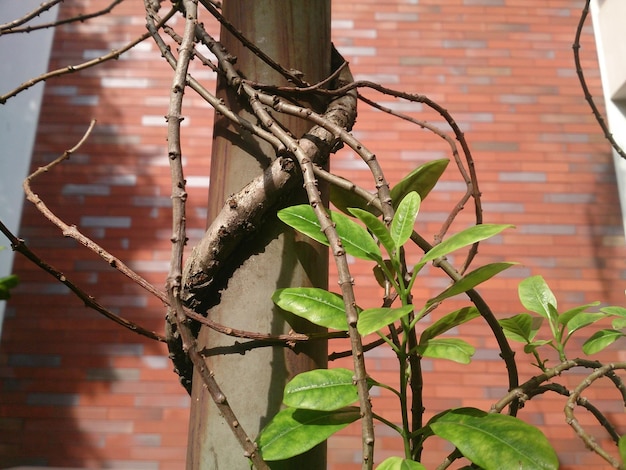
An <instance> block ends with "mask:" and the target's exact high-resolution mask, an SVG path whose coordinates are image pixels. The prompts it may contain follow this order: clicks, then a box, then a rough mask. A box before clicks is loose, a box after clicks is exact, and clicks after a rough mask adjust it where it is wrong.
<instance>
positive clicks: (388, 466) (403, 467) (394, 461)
mask: <svg viewBox="0 0 626 470" xmlns="http://www.w3.org/2000/svg"><path fill="white" fill-rule="evenodd" d="M376 470H426V467H424V466H423V465H422V464H421V463H419V462H414V461H413V460H407V459H403V458H402V457H389V458H388V459H385V460H383V461H382V462H381V463H380V465H379V466H378V467H376Z"/></svg>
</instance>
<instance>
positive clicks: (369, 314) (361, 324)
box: [357, 305, 413, 336]
mask: <svg viewBox="0 0 626 470" xmlns="http://www.w3.org/2000/svg"><path fill="white" fill-rule="evenodd" d="M412 311H413V306H412V305H405V306H404V307H398V308H387V307H380V308H369V309H366V310H363V311H362V312H361V314H360V315H359V320H358V323H357V330H358V331H359V333H360V334H361V335H363V336H365V335H369V334H370V333H374V332H375V331H378V330H381V329H383V328H385V327H386V326H387V325H390V324H392V323H394V322H395V321H397V320H399V319H400V318H402V317H404V316H406V315H408V314H409V313H411V312H412Z"/></svg>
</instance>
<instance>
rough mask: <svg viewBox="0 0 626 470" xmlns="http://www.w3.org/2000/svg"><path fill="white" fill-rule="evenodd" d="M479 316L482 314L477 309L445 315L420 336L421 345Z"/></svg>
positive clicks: (461, 310)
mask: <svg viewBox="0 0 626 470" xmlns="http://www.w3.org/2000/svg"><path fill="white" fill-rule="evenodd" d="M478 316H480V313H479V312H478V309H477V308H476V307H463V308H461V309H459V310H455V311H454V312H451V313H448V314H447V315H444V316H443V317H442V318H440V319H439V320H437V321H436V322H435V323H433V324H432V325H430V326H429V327H428V328H426V329H425V330H424V331H422V335H421V336H420V343H423V342H424V341H428V340H429V339H431V338H435V337H437V336H439V335H441V334H443V333H445V332H446V331H448V330H450V329H452V328H454V327H456V326H459V325H461V324H463V323H465V322H468V321H470V320H472V319H473V318H476V317H478Z"/></svg>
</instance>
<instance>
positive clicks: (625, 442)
mask: <svg viewBox="0 0 626 470" xmlns="http://www.w3.org/2000/svg"><path fill="white" fill-rule="evenodd" d="M617 447H618V448H619V457H620V459H621V460H622V464H623V463H626V434H625V435H622V436H620V438H619V441H618V443H617Z"/></svg>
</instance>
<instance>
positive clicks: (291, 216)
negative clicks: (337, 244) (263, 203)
mask: <svg viewBox="0 0 626 470" xmlns="http://www.w3.org/2000/svg"><path fill="white" fill-rule="evenodd" d="M278 218H279V219H280V220H282V221H283V222H284V223H286V224H287V225H289V226H290V227H292V228H294V229H296V230H297V231H298V232H300V233H303V234H305V235H307V236H308V237H310V238H312V239H313V240H316V241H318V242H320V243H322V244H324V245H328V239H327V238H326V235H324V233H323V232H322V229H321V226H320V223H319V221H318V220H317V216H316V215H315V212H314V211H313V208H312V207H311V206H309V205H308V204H300V205H298V206H291V207H286V208H284V209H281V210H279V211H278Z"/></svg>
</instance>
